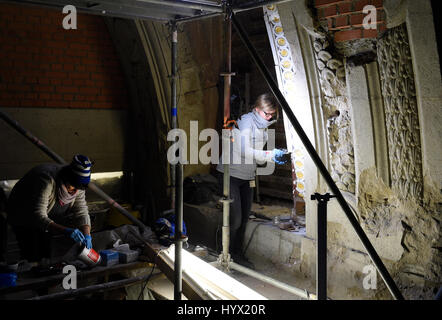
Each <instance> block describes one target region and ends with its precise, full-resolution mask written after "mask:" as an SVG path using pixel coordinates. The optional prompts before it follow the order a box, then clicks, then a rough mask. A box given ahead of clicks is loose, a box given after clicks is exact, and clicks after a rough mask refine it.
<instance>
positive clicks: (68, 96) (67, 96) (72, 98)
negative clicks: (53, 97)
mask: <svg viewBox="0 0 442 320" xmlns="http://www.w3.org/2000/svg"><path fill="white" fill-rule="evenodd" d="M63 100H66V101H71V100H74V95H73V94H64V95H63Z"/></svg>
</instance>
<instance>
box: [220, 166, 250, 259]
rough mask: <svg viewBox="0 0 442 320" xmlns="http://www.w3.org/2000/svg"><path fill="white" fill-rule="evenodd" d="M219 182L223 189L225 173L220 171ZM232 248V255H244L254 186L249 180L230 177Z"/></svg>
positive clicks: (230, 249)
mask: <svg viewBox="0 0 442 320" xmlns="http://www.w3.org/2000/svg"><path fill="white" fill-rule="evenodd" d="M218 182H219V184H220V187H221V189H220V190H223V174H222V173H219V175H218ZM230 199H232V200H233V202H232V203H231V204H230V217H229V218H230V219H229V223H230V248H229V251H230V253H231V254H232V255H242V246H243V242H244V233H245V231H246V225H247V221H248V219H249V215H250V209H251V208H252V200H253V188H251V187H250V181H249V180H242V179H238V178H235V177H230Z"/></svg>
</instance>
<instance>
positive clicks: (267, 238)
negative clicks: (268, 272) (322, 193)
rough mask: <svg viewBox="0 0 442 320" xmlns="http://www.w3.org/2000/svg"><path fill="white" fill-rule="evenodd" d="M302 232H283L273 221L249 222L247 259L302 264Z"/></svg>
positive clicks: (246, 243)
mask: <svg viewBox="0 0 442 320" xmlns="http://www.w3.org/2000/svg"><path fill="white" fill-rule="evenodd" d="M304 237H305V228H304V229H302V231H286V230H281V229H280V228H279V227H278V226H275V225H273V224H272V222H271V221H254V220H249V223H248V224H247V227H246V233H245V237H244V246H245V247H246V246H247V245H248V244H249V246H248V248H247V251H246V253H245V255H246V257H247V258H249V259H250V260H252V261H258V260H269V261H271V262H273V263H278V264H284V265H287V264H289V265H295V264H299V263H300V262H301V241H302V239H303V238H304Z"/></svg>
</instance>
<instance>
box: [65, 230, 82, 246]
mask: <svg viewBox="0 0 442 320" xmlns="http://www.w3.org/2000/svg"><path fill="white" fill-rule="evenodd" d="M64 232H65V234H66V235H68V236H69V237H71V238H72V239H74V241H75V242H81V243H84V241H85V239H84V235H83V233H81V231H80V230H78V229H71V228H66V229H65V230H64Z"/></svg>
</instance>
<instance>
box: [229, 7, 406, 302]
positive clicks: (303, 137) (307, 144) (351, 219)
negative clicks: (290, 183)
mask: <svg viewBox="0 0 442 320" xmlns="http://www.w3.org/2000/svg"><path fill="white" fill-rule="evenodd" d="M232 22H233V26H234V27H235V30H236V31H237V32H238V35H239V37H240V38H241V40H242V42H243V43H244V45H245V46H246V48H247V50H248V51H249V53H250V55H251V57H252V59H253V61H254V62H255V64H256V66H257V67H258V69H259V70H260V72H261V73H262V75H263V77H264V79H265V80H266V82H267V84H268V85H269V87H270V89H271V91H272V92H273V94H274V96H275V97H276V99H277V100H278V102H279V103H280V105H281V107H282V109H283V110H284V111H285V113H286V115H287V118H288V119H289V121H290V122H291V124H292V125H293V128H294V129H295V131H296V133H297V134H298V136H299V138H300V139H301V141H302V143H303V144H304V146H305V148H306V150H307V152H308V153H309V155H310V157H311V158H312V160H313V162H314V163H315V165H316V167H317V168H318V170H319V172H320V173H321V175H322V176H323V177H324V179H325V181H326V182H327V185H328V187H329V188H330V189H331V192H332V193H333V194H334V195H335V196H336V198H337V200H338V202H339V204H340V206H341V208H342V210H343V211H344V213H345V215H346V216H347V219H348V220H349V222H350V224H351V225H352V227H353V229H354V230H355V232H356V233H357V235H358V237H359V239H360V240H361V242H362V245H363V246H364V248H365V250H366V251H367V253H368V255H369V256H370V258H371V260H372V261H373V263H374V265H375V266H376V268H377V270H378V271H379V273H380V274H381V276H382V279H383V280H384V282H385V284H386V285H387V287H388V289H389V290H390V292H391V294H392V295H393V297H394V298H395V299H397V300H403V299H404V297H403V296H402V293H401V292H400V291H399V289H398V287H397V286H396V283H395V282H394V280H393V278H392V277H391V275H390V274H389V272H388V270H387V268H386V267H385V266H384V264H383V262H382V260H381V258H380V257H379V255H378V254H377V252H376V250H375V249H374V248H373V245H372V244H371V242H370V240H369V239H368V237H367V235H366V234H365V232H364V230H363V229H362V227H361V226H360V225H359V223H358V221H357V220H356V217H355V216H354V214H353V212H352V211H351V209H350V206H349V205H348V203H347V201H346V200H345V198H344V196H343V195H342V193H341V191H340V190H339V188H338V187H337V186H336V183H335V182H334V180H333V178H332V177H331V175H330V173H329V172H328V170H327V168H326V167H325V165H324V163H323V162H322V159H321V158H320V157H319V155H318V153H317V152H316V150H315V148H314V147H313V145H312V143H311V142H310V140H309V138H308V136H307V134H306V133H305V131H304V129H303V128H302V126H301V124H300V123H299V121H298V119H297V118H296V116H295V114H294V113H293V111H292V109H291V108H290V105H289V104H288V103H287V101H286V99H285V98H284V95H283V94H282V93H281V91H280V90H279V87H278V84H277V83H276V81H275V80H274V79H273V78H272V75H271V74H270V72H269V70H268V69H267V67H266V66H265V64H264V62H263V61H262V59H261V57H260V56H259V54H258V52H257V51H256V49H255V47H254V46H253V45H252V43H251V42H250V40H249V38H248V37H247V34H246V32H245V31H244V29H243V28H242V26H241V25H240V24H239V22H238V20H237V19H236V16H235V14H232Z"/></svg>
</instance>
